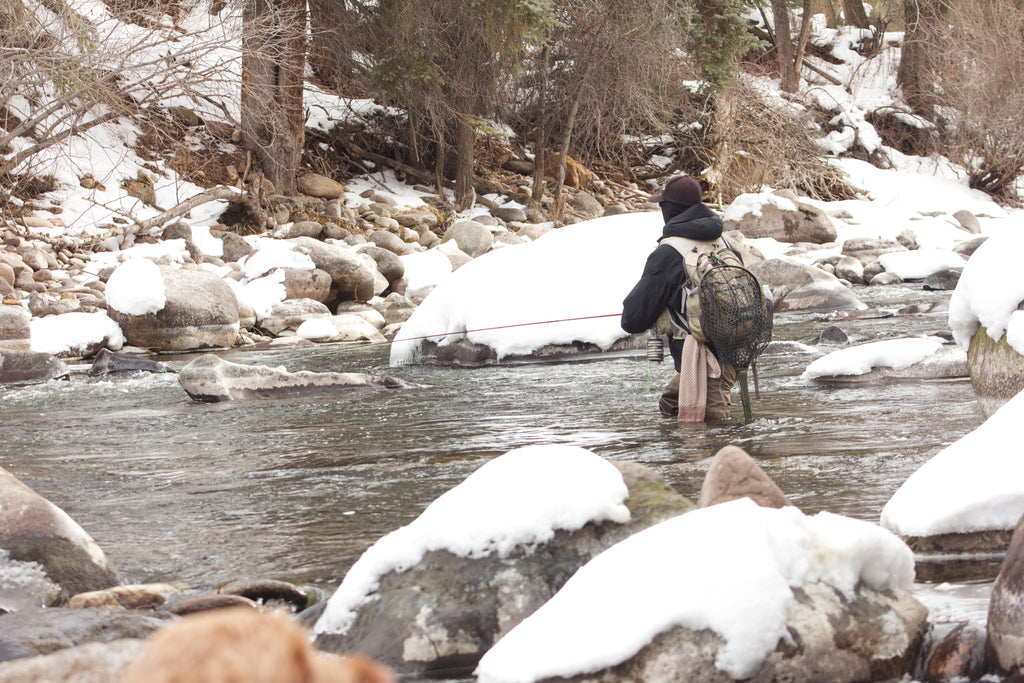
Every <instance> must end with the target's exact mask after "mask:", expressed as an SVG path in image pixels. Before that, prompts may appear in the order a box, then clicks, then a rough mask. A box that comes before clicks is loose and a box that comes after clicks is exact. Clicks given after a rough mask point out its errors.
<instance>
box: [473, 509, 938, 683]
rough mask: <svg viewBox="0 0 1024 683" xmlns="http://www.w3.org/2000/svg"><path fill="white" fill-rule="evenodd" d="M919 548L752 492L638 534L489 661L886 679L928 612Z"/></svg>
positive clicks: (726, 676) (642, 671)
mask: <svg viewBox="0 0 1024 683" xmlns="http://www.w3.org/2000/svg"><path fill="white" fill-rule="evenodd" d="M913 580H914V561H913V555H912V553H911V552H910V550H909V548H907V547H906V546H905V545H904V544H902V543H901V542H900V541H899V539H898V538H896V537H895V536H893V535H892V534H890V533H889V532H886V531H884V530H882V529H879V528H878V527H877V526H876V525H874V524H870V523H868V522H864V521H860V520H854V519H849V518H845V517H840V516H838V515H832V514H829V513H819V514H818V515H815V516H813V517H807V516H805V515H803V514H802V513H801V512H800V511H799V510H797V509H796V508H794V507H792V506H787V507H784V508H781V509H771V508H764V507H759V506H757V505H756V504H755V503H753V502H752V501H750V500H748V499H739V500H733V501H730V502H727V503H722V504H720V505H713V506H710V507H707V508H702V509H699V510H695V511H693V512H690V513H688V514H685V515H680V516H677V517H675V518H673V519H669V520H667V521H665V522H662V523H661V524H658V525H656V526H653V527H651V528H649V529H645V530H643V531H640V532H638V533H637V534H635V535H634V536H632V537H631V538H628V539H626V540H624V541H622V542H621V543H619V544H618V545H616V546H614V547H612V548H610V549H609V550H607V551H606V552H604V553H602V554H601V555H599V556H598V557H596V558H595V559H594V560H592V561H591V562H590V563H589V564H587V565H586V566H584V567H583V568H582V569H580V571H578V572H577V573H576V574H575V575H574V576H573V577H572V578H571V579H570V580H569V581H568V582H567V583H566V585H565V586H564V587H563V588H562V589H561V591H559V593H558V594H557V595H556V596H554V597H553V598H552V599H551V600H550V601H549V602H547V603H546V604H545V605H544V606H543V607H541V608H540V609H539V610H538V611H537V612H535V613H534V615H533V616H532V617H531V618H530V619H529V620H526V621H524V622H523V623H522V624H520V626H519V627H517V628H516V629H514V630H512V631H511V632H510V633H508V634H507V635H506V636H505V637H504V638H503V639H502V640H501V641H499V642H498V643H497V644H496V645H495V646H494V647H493V648H492V649H491V650H490V651H488V652H487V654H486V655H485V656H484V657H483V658H482V659H481V661H480V665H479V667H478V668H477V670H476V674H477V675H478V680H480V681H481V682H482V683H497V682H500V681H521V680H530V681H552V682H553V681H562V682H564V681H573V682H583V681H587V682H594V683H597V682H600V683H611V682H614V681H644V683H669V682H670V681H671V682H676V681H701V682H702V683H703V682H705V681H712V682H720V683H727V682H729V681H736V680H742V681H754V682H757V683H768V682H770V681H787V682H792V683H812V682H817V681H830V682H832V681H841V682H854V681H865V682H866V681H881V680H889V679H893V680H895V679H900V678H901V677H902V676H904V675H906V674H910V673H911V672H912V671H913V669H914V664H915V661H916V657H917V654H918V651H919V650H920V647H921V643H922V641H923V638H924V632H925V627H926V617H927V609H926V608H925V606H924V605H922V604H921V603H920V602H919V601H918V600H917V599H916V598H914V596H913V595H912V594H911V592H910V591H911V589H912V587H913Z"/></svg>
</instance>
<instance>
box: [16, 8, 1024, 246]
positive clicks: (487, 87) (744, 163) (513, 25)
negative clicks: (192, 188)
mask: <svg viewBox="0 0 1024 683" xmlns="http://www.w3.org/2000/svg"><path fill="white" fill-rule="evenodd" d="M231 1H232V3H233V4H230V5H229V4H225V2H224V0H213V1H212V2H206V1H201V0H105V1H104V2H103V3H102V7H103V12H102V13H99V12H96V11H94V10H95V7H96V6H98V5H99V4H100V3H99V2H93V0H89V1H88V2H73V1H70V0H0V70H2V71H0V73H3V79H2V82H0V211H2V212H3V213H4V214H7V215H8V216H10V215H17V214H19V213H21V212H26V211H29V210H31V208H32V203H33V200H34V198H36V197H38V196H40V195H42V194H44V193H45V192H47V191H49V190H52V189H53V188H54V186H55V184H56V183H57V182H58V180H57V178H55V177H54V176H52V175H50V174H48V172H47V166H46V160H49V159H51V158H52V150H53V149H54V147H56V146H66V145H67V141H68V139H69V138H73V137H74V136H81V135H86V134H88V132H89V131H90V130H92V129H94V128H97V127H100V126H104V125H107V124H109V123H110V122H122V123H123V124H125V125H127V126H130V127H133V128H134V130H135V131H136V136H135V139H136V145H135V147H136V152H137V153H138V154H140V156H142V158H144V159H145V158H147V155H148V157H149V158H150V159H153V160H157V159H161V160H163V162H165V163H166V166H167V167H169V168H172V169H173V170H174V171H176V172H177V173H178V175H179V176H180V177H181V178H183V179H185V180H188V181H189V182H191V183H194V184H196V185H198V186H201V187H203V188H209V192H208V194H207V195H206V196H205V197H204V198H205V199H212V198H217V197H222V198H229V199H231V201H234V202H236V203H237V192H236V191H235V190H238V189H240V190H242V192H243V194H244V196H245V201H244V202H241V203H239V206H240V210H239V211H236V212H234V213H233V214H229V215H226V216H225V217H224V219H223V220H225V221H228V222H233V223H234V227H235V228H236V229H238V230H239V231H240V232H243V231H258V230H261V229H262V228H263V227H264V226H263V224H262V221H263V219H264V217H265V215H266V213H267V209H268V205H269V204H270V203H271V202H272V201H273V199H272V198H273V196H279V195H289V194H294V193H295V192H296V180H297V178H299V177H300V176H301V175H303V174H305V173H308V172H310V171H314V172H317V173H320V174H322V175H326V176H328V177H330V178H334V179H337V180H344V179H345V178H346V177H349V176H352V175H356V174H359V173H364V172H366V169H367V166H371V167H378V168H379V167H380V166H385V167H390V168H392V169H394V170H395V171H396V172H397V173H398V174H399V177H400V178H401V179H406V180H410V181H412V182H417V183H421V184H427V185H433V186H434V187H436V188H437V189H438V190H439V192H438V194H439V196H440V197H441V198H442V201H443V202H444V203H445V204H446V206H444V207H441V208H442V209H450V210H451V211H449V212H448V213H449V215H450V214H451V212H452V211H459V210H463V209H466V208H468V207H470V206H472V204H473V203H474V202H475V201H477V200H478V199H479V198H480V197H482V196H484V195H487V194H489V193H493V192H498V193H502V194H505V195H507V196H510V197H512V198H514V199H517V200H521V201H522V202H523V203H524V204H525V205H528V206H530V207H532V208H533V209H535V210H537V211H540V212H541V213H543V214H544V216H545V217H551V218H553V219H555V220H558V219H559V217H560V216H561V214H562V212H563V210H564V208H565V202H566V199H565V198H564V196H563V187H564V186H565V185H566V183H569V184H571V185H574V186H576V187H580V186H582V185H584V184H585V183H586V180H585V179H587V178H591V177H597V178H601V179H603V180H606V181H607V182H610V183H614V184H616V186H617V187H620V188H624V191H626V192H628V191H629V188H637V187H640V188H643V189H645V190H647V189H650V187H651V186H652V185H655V186H656V184H657V182H656V181H658V180H659V179H663V178H665V177H667V176H669V175H672V174H674V173H678V172H686V173H690V174H691V175H694V176H695V177H698V178H700V179H701V181H702V182H703V183H704V185H705V187H706V189H707V190H708V192H709V195H710V196H711V197H716V198H718V200H719V201H720V202H722V203H727V202H728V201H730V200H731V199H732V198H734V197H735V196H737V195H739V194H741V193H742V192H745V191H758V190H760V189H762V188H764V187H771V188H776V189H780V188H790V189H793V190H795V191H797V192H799V193H801V194H805V195H807V196H811V197H814V198H820V199H837V198H845V197H851V196H853V195H854V194H855V192H856V189H855V188H852V187H850V186H849V185H848V184H847V183H846V182H845V180H844V178H843V176H842V173H841V171H839V170H838V169H837V167H835V166H834V165H832V164H830V163H829V162H828V156H829V151H828V149H827V148H826V147H825V146H823V145H822V144H821V140H822V139H823V138H824V137H825V135H827V133H828V132H829V128H830V125H832V124H831V123H830V121H832V120H833V119H834V117H835V114H834V112H831V111H828V110H827V109H824V108H819V107H816V106H815V105H814V104H813V102H808V101H807V100H806V99H805V98H804V99H802V98H799V97H798V96H797V94H796V93H798V91H799V89H800V83H801V78H802V77H803V76H809V77H813V78H815V79H817V80H819V81H820V80H821V79H824V80H825V81H827V82H830V83H832V84H834V85H839V86H842V85H846V84H844V83H843V82H842V81H841V80H839V78H837V77H836V76H835V75H834V74H833V73H830V69H829V64H830V62H832V61H834V60H835V57H834V56H833V55H832V54H831V53H830V52H829V51H828V50H827V49H824V48H820V47H816V46H815V45H814V44H813V42H812V41H810V40H809V37H810V35H811V21H812V17H814V16H815V15H818V16H819V17H820V16H824V17H825V20H826V22H827V24H828V25H829V26H850V27H855V29H856V30H857V31H859V34H858V35H859V39H858V40H857V41H856V43H855V45H854V48H855V49H856V51H857V52H859V53H861V55H862V56H865V57H871V56H872V55H874V54H878V53H880V52H881V51H882V50H883V49H884V48H886V47H887V42H889V41H893V40H901V41H902V43H901V47H902V49H901V51H900V52H899V55H900V56H899V59H900V65H899V86H900V88H901V89H902V100H901V101H900V102H898V103H897V104H887V105H885V106H883V107H879V108H878V109H876V110H873V111H869V112H868V113H867V120H868V122H869V123H871V125H872V126H873V127H874V128H875V130H877V131H878V133H879V135H881V136H882V138H883V142H884V144H885V145H886V146H887V147H890V148H893V149H897V150H899V151H901V152H903V153H906V154H915V155H922V156H929V155H938V156H942V157H945V158H947V159H949V160H950V162H952V163H953V164H957V165H959V166H961V167H963V168H964V169H965V170H966V173H967V175H968V178H969V184H970V185H971V187H974V188H977V189H980V190H983V191H985V192H987V193H989V194H991V195H993V196H995V197H996V198H998V199H999V200H1000V201H1003V202H1005V203H1007V204H1017V203H1018V202H1019V199H1020V185H1019V180H1020V178H1021V176H1022V174H1024V11H1022V2H1021V1H1020V0H972V1H970V2H967V1H962V2H961V1H959V0H903V1H902V2H899V1H897V0H887V1H885V2H879V3H878V4H877V5H874V6H872V5H869V4H867V3H862V2H858V1H856V0H799V1H796V2H787V1H786V0H771V1H770V2H769V1H768V0H415V1H412V0H367V1H362V0H310V1H309V2H308V4H307V3H306V2H305V0H238V2H237V3H236V2H235V0H231ZM90 8H92V9H90ZM199 9H201V10H202V11H201V12H197V10H199ZM197 14H199V15H205V20H197ZM110 16H113V17H115V18H116V21H117V24H118V28H117V29H116V30H117V32H118V33H117V39H116V40H115V39H114V31H115V28H113V27H112V24H111V22H109V21H106V20H104V19H102V18H103V17H110ZM124 25H129V26H131V27H134V28H135V29H136V30H135V31H134V32H129V33H127V34H126V33H125V32H124V28H123V27H124ZM126 35H127V36H129V39H127V40H126V39H125V36H126ZM761 78H771V79H774V80H776V81H777V82H778V84H779V86H780V90H781V92H782V94H783V96H782V97H781V98H780V97H778V95H777V94H776V93H774V92H772V93H768V92H766V91H765V90H764V89H763V88H758V87H757V79H761ZM311 88H315V89H317V90H319V91H323V92H327V93H332V94H334V95H337V96H340V97H344V98H350V99H349V100H348V101H350V102H360V101H365V100H372V101H373V102H375V103H377V104H378V105H381V106H379V107H378V108H375V109H374V110H373V112H372V114H371V115H363V116H353V117H351V118H348V117H346V118H344V119H341V120H337V121H336V122H335V125H334V126H333V127H332V128H331V129H330V130H321V129H315V130H314V129H310V128H308V127H307V121H308V119H309V111H308V107H309V104H308V98H306V97H305V95H306V94H308V92H309V90H310V89H311ZM787 94H789V95H791V97H787ZM197 129H198V130H199V132H197ZM228 142H230V143H231V144H226V143H228ZM846 153H847V154H851V155H854V156H857V155H859V156H862V157H864V158H866V159H867V160H869V161H871V162H872V163H874V164H876V165H879V166H883V167H884V166H885V164H886V159H885V158H884V155H881V154H879V153H878V150H877V148H872V146H857V145H853V146H852V147H851V148H850V149H849V150H847V151H846ZM156 171H158V168H157V166H156V165H154V172H156ZM524 175H525V176H527V177H529V176H532V178H533V180H532V183H531V182H527V183H524V182H522V177H523V176H524ZM89 180H90V179H89V178H87V177H84V176H83V177H82V178H81V182H82V183H83V184H84V183H86V182H88V181H89ZM121 182H122V184H123V187H124V188H125V189H126V190H127V191H129V192H133V193H137V194H139V195H140V196H144V195H145V189H146V188H145V185H146V184H147V183H151V182H152V178H151V177H149V176H147V174H145V173H141V172H140V173H139V174H138V175H137V177H134V178H124V179H123V180H122V181H121ZM140 185H141V187H140ZM219 186H230V187H231V188H233V189H232V192H231V193H225V194H223V195H218V194H217V192H218V190H217V188H218V187H219ZM449 202H450V204H449ZM182 211H184V209H183V210H182Z"/></svg>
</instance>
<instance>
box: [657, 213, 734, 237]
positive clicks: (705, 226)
mask: <svg viewBox="0 0 1024 683" xmlns="http://www.w3.org/2000/svg"><path fill="white" fill-rule="evenodd" d="M722 229H723V224H722V219H721V218H719V217H718V214H716V213H715V212H714V211H712V210H711V209H709V208H708V207H707V205H705V204H694V205H693V206H691V207H690V208H688V209H686V210H685V211H683V212H682V213H680V214H679V215H677V216H674V217H672V218H671V219H670V220H669V221H668V222H667V223H665V227H664V229H663V230H662V233H661V237H662V238H665V237H686V238H688V239H691V240H699V241H702V242H709V241H711V240H714V239H718V238H719V237H721V236H722Z"/></svg>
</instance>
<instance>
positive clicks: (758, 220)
mask: <svg viewBox="0 0 1024 683" xmlns="http://www.w3.org/2000/svg"><path fill="white" fill-rule="evenodd" d="M723 221H724V223H725V229H726V230H739V231H740V232H742V233H743V235H744V236H745V237H747V238H748V239H757V238H761V237H772V238H774V239H777V240H779V241H780V242H790V243H792V242H811V243H813V244H827V243H829V242H835V240H836V228H835V226H834V225H833V224H832V220H831V219H830V218H829V217H828V215H826V214H825V212H824V211H822V210H821V209H819V208H817V207H815V206H811V205H810V204H805V203H804V202H801V201H798V200H793V199H786V198H783V197H779V196H776V195H752V194H747V195H740V196H739V197H737V198H736V199H735V200H733V203H732V204H731V205H730V207H729V208H728V209H726V212H725V216H724V217H723Z"/></svg>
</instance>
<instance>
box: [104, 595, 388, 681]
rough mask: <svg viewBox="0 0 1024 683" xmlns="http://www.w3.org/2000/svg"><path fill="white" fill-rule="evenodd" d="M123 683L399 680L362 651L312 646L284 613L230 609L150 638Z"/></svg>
mask: <svg viewBox="0 0 1024 683" xmlns="http://www.w3.org/2000/svg"><path fill="white" fill-rule="evenodd" d="M118 680H119V681H121V683H183V682H184V681H189V682H191V681H195V682H196V683H395V676H394V673H393V672H391V671H389V670H388V669H386V668H385V667H382V666H380V665H379V664H377V663H376V662H373V661H371V660H369V659H367V658H365V657H362V656H360V655H351V656H347V657H337V656H334V655H325V654H323V653H318V652H316V651H315V650H313V648H312V647H310V643H309V635H308V633H307V632H306V630H305V629H303V628H301V627H300V626H299V625H298V624H296V623H295V622H294V621H293V620H292V619H290V618H289V617H287V616H286V615H282V614H277V613H272V612H265V611H262V610H252V609H226V610H217V611H215V612H209V613H205V614H196V615H191V616H187V617H184V618H182V619H180V620H177V621H175V622H174V623H170V624H168V625H167V626H166V627H164V628H161V629H160V630H158V631H157V632H156V633H154V634H153V635H152V636H151V637H150V638H148V639H147V640H146V643H145V645H144V647H143V651H142V655H141V656H140V657H139V658H138V659H137V660H136V661H135V662H133V663H132V664H131V665H130V666H129V667H128V668H127V670H126V671H125V672H124V674H123V676H122V677H120V678H119V679H118Z"/></svg>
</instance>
